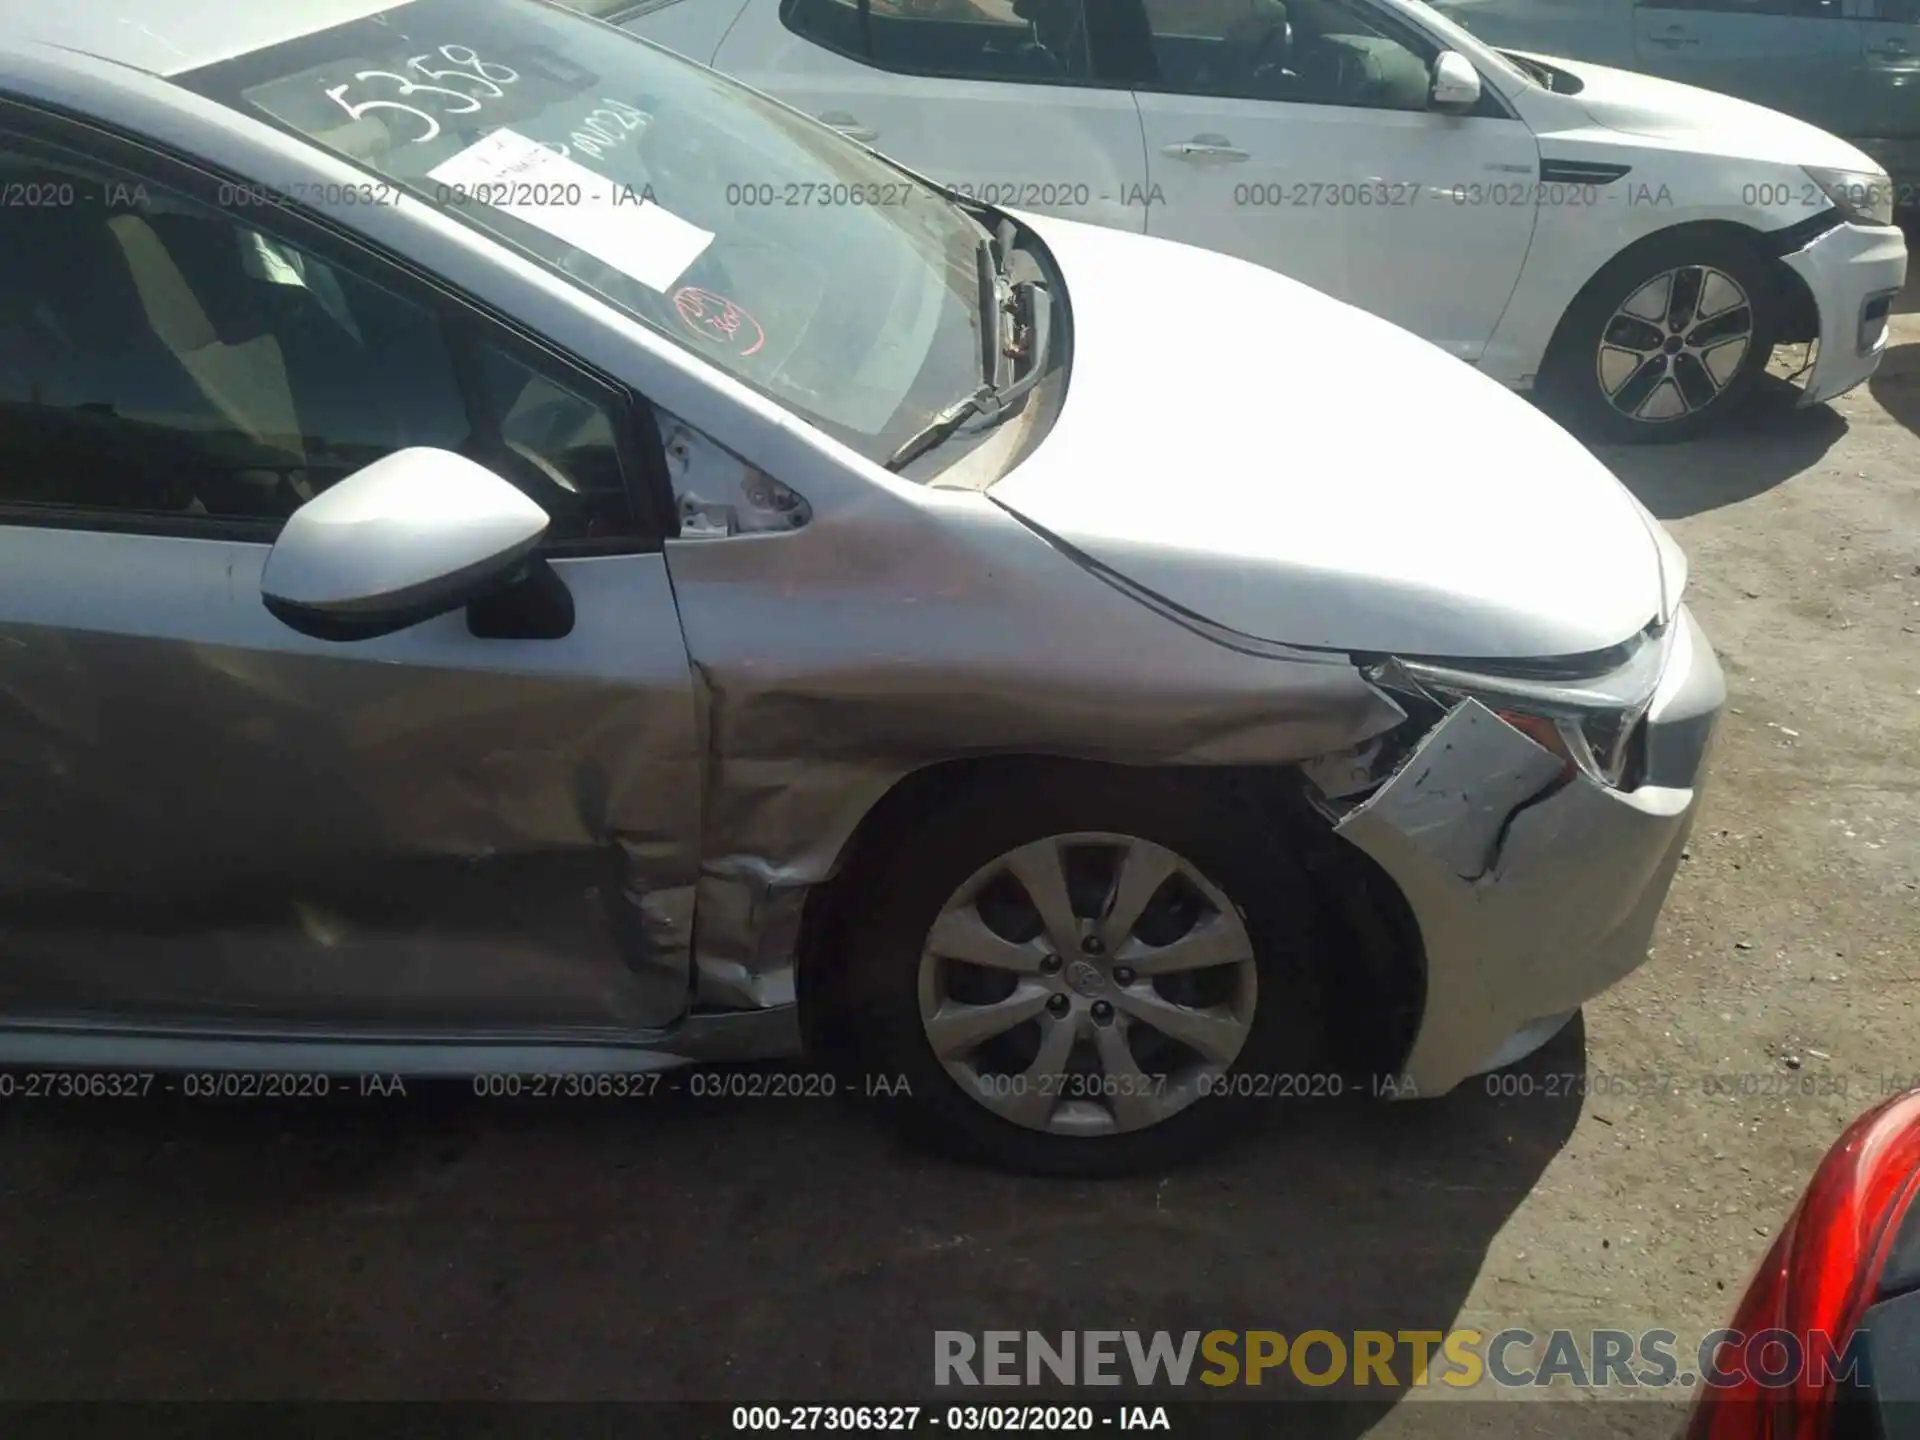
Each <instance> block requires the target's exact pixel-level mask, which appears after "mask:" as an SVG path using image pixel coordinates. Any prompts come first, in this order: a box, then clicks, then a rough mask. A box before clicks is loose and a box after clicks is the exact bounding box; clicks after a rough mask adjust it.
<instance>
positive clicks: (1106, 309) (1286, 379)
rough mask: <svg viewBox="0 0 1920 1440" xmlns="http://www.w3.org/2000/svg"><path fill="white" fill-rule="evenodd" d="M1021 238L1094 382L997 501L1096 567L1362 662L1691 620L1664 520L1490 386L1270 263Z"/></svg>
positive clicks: (1062, 238) (1555, 648) (1573, 643)
mask: <svg viewBox="0 0 1920 1440" xmlns="http://www.w3.org/2000/svg"><path fill="white" fill-rule="evenodd" d="M1021 219H1022V220H1023V222H1025V223H1027V224H1030V225H1031V226H1032V227H1033V228H1034V229H1035V230H1036V231H1037V232H1038V233H1039V235H1040V237H1041V239H1042V240H1044V242H1045V243H1046V245H1047V246H1048V248H1049V249H1050V250H1051V251H1052V252H1053V254H1054V257H1055V259H1056V260H1057V261H1058V263H1059V265H1060V267H1061V270H1062V273H1063V274H1064V276H1065V280H1066V287H1067V294H1068V299H1069V303H1070V305H1071V310H1072V316H1073V367H1072V371H1071V375H1070V378H1069V381H1068V385H1067V393H1066V396H1065V399H1064V401H1063V403H1062V406H1061V410H1060V413H1059V415H1058V417H1057V419H1056V420H1055V423H1054V425H1053V428H1052V429H1051V430H1050V431H1049V432H1048V433H1047V436H1046V438H1045V439H1044V440H1043V441H1042V442H1041V443H1040V445H1039V446H1038V447H1037V448H1036V449H1035V450H1034V451H1033V452H1032V453H1031V454H1029V455H1028V456H1027V457H1026V458H1025V459H1024V460H1023V461H1021V463H1020V464H1018V465H1017V466H1016V467H1015V468H1014V469H1013V470H1011V471H1009V472H1008V473H1007V474H1006V475H1005V476H1004V477H1002V478H1001V479H1000V480H999V481H997V482H996V483H995V484H994V485H993V486H992V487H991V489H990V490H989V491H988V494H989V495H990V496H991V497H992V498H993V499H994V500H996V501H998V502H999V503H1000V504H1001V505H1003V506H1005V507H1006V508H1007V509H1008V510H1010V511H1012V512H1013V513H1014V514H1016V515H1018V516H1020V517H1022V518H1024V519H1025V520H1027V521H1028V522H1029V523H1031V524H1033V525H1034V526H1036V527H1038V528H1039V529H1041V530H1043V531H1045V532H1047V533H1049V534H1050V535H1052V536H1054V537H1055V538H1057V539H1058V540H1059V541H1061V542H1063V543H1064V544H1066V545H1067V546H1069V547H1071V548H1072V549H1073V550H1076V551H1078V552H1080V553H1081V554H1082V555H1084V556H1086V557H1087V558H1089V559H1090V560H1092V561H1094V562H1095V563H1097V564H1099V565H1101V566H1104V567H1106V568H1108V569H1110V570H1112V571H1115V572H1117V573H1118V574H1119V575H1121V576H1123V577H1125V578H1126V579H1127V580H1129V581H1131V582H1132V583H1133V584H1135V585H1137V586H1139V587H1141V588H1142V589H1145V590H1147V591H1150V592H1152V593H1154V594H1156V595H1158V596H1159V597H1161V598H1162V599H1163V600H1166V601H1170V602H1171V603H1172V604H1174V605H1176V606H1178V607H1180V608H1181V609H1184V610H1186V611H1189V612H1191V613H1194V614H1197V615H1199V616H1202V617H1204V618H1205V619H1207V620H1209V621H1212V622H1213V623H1214V624H1216V625H1220V626H1224V627H1226V628H1227V629H1230V630H1235V631H1238V632H1240V633H1241V634H1244V635H1248V636H1252V637H1256V638H1259V639H1263V640H1269V641H1277V642H1280V643H1284V644H1291V645H1301V646H1318V647H1325V648H1328V649H1337V650H1347V651H1386V652H1395V653H1399V654H1403V655H1430V656H1449V657H1462V658H1466V657H1481V658H1488V659H1492V658H1506V659H1514V658H1527V657H1546V656H1559V655H1574V654H1582V653H1585V652H1588V651H1594V650H1601V649H1605V648H1607V647H1609V646H1612V645H1616V644H1619V643H1621V642H1622V641H1625V640H1627V639H1629V638H1630V637H1631V636H1633V635H1634V633H1635V632H1637V631H1638V630H1640V629H1641V628H1643V627H1644V626H1645V625H1646V624H1647V623H1648V622H1649V621H1651V620H1652V619H1654V618H1655V616H1656V615H1657V614H1664V613H1666V611H1667V610H1668V608H1669V607H1670V603H1671V601H1670V600H1669V599H1668V598H1665V597H1663V593H1662V572H1661V561H1660V547H1659V544H1658V543H1657V541H1656V537H1655V532H1656V530H1657V529H1658V522H1657V521H1655V520H1653V518H1652V517H1651V516H1650V515H1648V514H1647V512H1646V511H1645V510H1644V509H1642V508H1641V507H1640V506H1639V504H1638V503H1637V502H1636V501H1635V500H1634V499H1633V497H1632V496H1631V495H1629V494H1628V493H1627V491H1626V490H1625V488H1624V487H1622V486H1621V484H1620V482H1619V481H1618V480H1616V479H1615V478H1614V476H1613V474H1612V472H1611V471H1609V470H1608V469H1607V468H1606V467H1605V466H1603V465H1602V464H1601V463H1600V462H1599V461H1598V460H1596V459H1595V458H1594V457H1593V455H1592V454H1591V453H1589V452H1588V451H1587V450H1586V449H1585V448H1584V447H1583V446H1582V445H1581V444H1580V443H1579V442H1578V441H1576V440H1575V439H1574V438H1573V437H1572V436H1570V435H1568V434H1567V432H1566V431H1564V430H1562V429H1561V428H1560V427H1559V426H1557V425H1555V424H1554V423H1553V422H1552V421H1550V420H1548V419H1547V418H1546V417H1545V416H1543V415H1541V414H1540V413H1539V412H1538V411H1537V410H1535V409H1534V408H1533V407H1532V406H1531V405H1529V404H1528V403H1527V402H1526V401H1524V400H1522V399H1521V398H1520V397H1518V396H1516V395H1513V394H1511V393H1509V392H1508V391H1507V390H1505V389H1504V388H1502V387H1501V386H1500V385H1498V384H1496V383H1495V382H1493V381H1492V380H1489V379H1487V378H1486V377H1485V376H1483V375H1481V374H1479V373H1478V372H1477V371H1475V370H1474V369H1472V367H1470V366H1468V365H1466V364H1463V363H1462V362H1460V361H1458V360H1455V359H1453V358H1452V357H1450V356H1448V355H1447V354H1446V353H1445V352H1444V351H1442V350H1440V349H1439V348H1438V347H1436V346H1433V345H1429V344H1428V343H1427V342H1426V341H1424V340H1421V339H1419V338H1418V337H1416V336H1414V335H1412V334H1410V333H1409V332H1407V331H1405V330H1402V329H1400V328H1399V327H1398V326H1395V325H1390V324H1388V323H1387V322H1385V321H1383V320H1380V319H1377V318H1375V317H1374V316H1372V315H1369V314H1366V313H1365V312H1363V311H1360V310H1357V309H1355V308H1353V307H1352V306H1349V305H1346V304H1343V303H1341V302H1339V301H1337V300H1333V299H1330V298H1329V297H1327V296H1325V295H1322V294H1321V293H1319V292H1318V291H1316V290H1312V289H1309V288H1308V287H1307V286H1305V285H1301V284H1298V283H1297V282H1295V281H1292V280H1288V279H1286V278H1285V277H1284V276H1281V275H1279V274H1276V273H1274V272H1273V271H1270V270H1264V269H1261V268H1259V267H1257V266H1254V265H1251V264H1248V263H1246V262H1244V261H1240V260H1236V259H1233V258H1231V257H1228V256H1224V255H1218V254H1214V253H1212V252H1210V251H1205V250H1198V249H1194V248H1192V247H1190V246H1186V245H1178V244H1173V243H1171V242H1169V241H1164V240H1152V239H1148V238H1145V237H1143V236H1138V235H1130V234H1125V233H1123V232H1119V231H1113V230H1106V229H1096V228H1093V227H1091V226H1086V225H1081V224H1077V223H1074V222H1072V221H1065V220H1056V219H1048V218H1043V217H1038V216H1025V215H1023V216H1022V217H1021ZM1662 538H1664V537H1662ZM1674 598H1677V597H1674Z"/></svg>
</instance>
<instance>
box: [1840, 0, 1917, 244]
mask: <svg viewBox="0 0 1920 1440" xmlns="http://www.w3.org/2000/svg"><path fill="white" fill-rule="evenodd" d="M1855 3H1856V4H1857V5H1858V6H1859V17H1860V18H1859V19H1858V20H1856V21H1855V22H1854V23H1853V25H1852V27H1851V28H1853V29H1855V30H1857V31H1859V39H1858V42H1857V43H1858V48H1859V57H1860V62H1861V65H1862V71H1863V83H1862V85H1861V96H1862V100H1863V102H1864V104H1865V106H1866V110H1867V113H1866V117H1865V118H1864V119H1863V120H1862V121H1861V122H1860V126H1859V128H1858V129H1855V130H1851V131H1847V132H1845V133H1846V134H1847V137H1848V138H1849V139H1852V140H1857V141H1858V142H1859V143H1860V147H1861V148H1862V149H1863V150H1865V151H1866V152H1867V153H1868V154H1870V155H1871V156H1873V158H1874V159H1876V160H1878V161H1879V162H1880V163H1881V164H1882V165H1884V166H1885V167H1886V168H1887V170H1888V171H1889V172H1891V173H1892V175H1893V177H1894V179H1895V181H1896V182H1897V188H1896V190H1895V195H1896V197H1897V199H1898V201H1899V203H1900V205H1901V207H1902V208H1908V207H1911V206H1914V205H1917V204H1920V0H1855Z"/></svg>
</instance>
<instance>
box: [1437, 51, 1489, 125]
mask: <svg viewBox="0 0 1920 1440" xmlns="http://www.w3.org/2000/svg"><path fill="white" fill-rule="evenodd" d="M1479 103H1480V72H1479V71H1478V70H1476V69H1474V68H1473V62H1472V61H1471V60H1469V59H1467V57H1466V56H1464V55H1462V54H1461V53H1460V52H1459V51H1458V50H1442V51H1441V52H1440V55H1439V58H1438V59H1436V60H1435V61H1434V62H1433V88H1432V89H1431V90H1429V91H1428V92H1427V106H1428V108H1429V109H1433V110H1442V111H1446V112H1448V113H1449V114H1460V113H1462V112H1464V111H1467V110H1471V109H1472V108H1473V107H1474V106H1476V105H1478V104H1479Z"/></svg>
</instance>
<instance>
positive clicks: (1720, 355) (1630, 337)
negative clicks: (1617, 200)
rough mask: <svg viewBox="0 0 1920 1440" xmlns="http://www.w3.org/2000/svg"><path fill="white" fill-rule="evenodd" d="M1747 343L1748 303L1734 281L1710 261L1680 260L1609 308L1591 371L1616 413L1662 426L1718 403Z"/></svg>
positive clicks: (1749, 344) (1751, 318)
mask: <svg viewBox="0 0 1920 1440" xmlns="http://www.w3.org/2000/svg"><path fill="white" fill-rule="evenodd" d="M1753 342H1754V313H1753V303H1752V301H1751V300H1750V299H1749V298H1748V295H1747V292H1746V290H1745V288H1744V287H1743V286H1742V285H1741V284H1740V282H1739V281H1738V280H1736V279H1735V278H1734V277H1733V276H1732V275H1729V274H1727V273H1726V272H1725V271H1723V270H1718V269H1715V268H1714V267H1713V266H1711V265H1684V266H1680V267H1678V268H1675V269H1672V270H1668V271H1665V272H1663V273H1662V274H1659V275H1656V276H1654V277H1653V278H1652V279H1650V280H1648V281H1647V282H1646V283H1645V284H1644V285H1642V286H1640V288H1639V289H1637V290H1635V291H1634V292H1633V294H1631V295H1629V296H1628V297H1627V299H1626V301H1625V302H1624V303H1623V304H1621V305H1620V307H1619V308H1618V309H1617V310H1616V311H1615V312H1614V314H1613V318H1612V319H1611V320H1610V321H1608V322H1607V326H1606V329H1605V331H1604V332H1603V333H1602V335H1601V337H1600V345H1599V350H1598V353H1597V354H1596V355H1595V357H1594V367H1595V373H1596V375H1597V377H1598V379H1599V382H1600V388H1601V390H1602V391H1604V392H1605V394H1606V396H1607V399H1608V401H1609V402H1610V403H1611V404H1612V405H1613V407H1614V408H1615V409H1616V410H1618V411H1619V412H1620V413H1621V414H1622V415H1625V416H1627V417H1629V418H1631V419H1633V420H1637V421H1640V422H1642V423H1646V424H1663V423H1667V422H1670V421H1674V420H1683V419H1685V418H1687V417H1688V416H1690V415H1693V414H1696V413H1698V412H1699V411H1702V410H1704V409H1706V408H1707V407H1708V406H1709V405H1711V404H1713V403H1714V401H1716V400H1718V399H1719V398H1720V397H1721V395H1722V394H1723V393H1725V391H1726V389H1727V387H1728V386H1730V385H1731V384H1732V383H1733V382H1734V380H1735V379H1736V378H1737V377H1738V376H1739V375H1740V373H1741V367H1742V365H1744V364H1745V362H1746V358H1747V354H1748V352H1749V350H1750V349H1751V348H1752V345H1753Z"/></svg>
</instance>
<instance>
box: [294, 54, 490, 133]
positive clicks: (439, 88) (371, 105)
mask: <svg viewBox="0 0 1920 1440" xmlns="http://www.w3.org/2000/svg"><path fill="white" fill-rule="evenodd" d="M435 58H436V56H434V55H432V54H428V55H415V56H414V57H413V58H412V59H410V60H408V61H407V68H408V69H409V70H411V71H413V72H414V73H415V74H417V75H424V76H425V77H426V78H427V79H429V80H463V81H465V82H467V83H468V84H470V85H477V86H484V87H485V90H484V92H483V93H484V96H485V98H487V99H491V100H498V99H499V98H500V97H501V96H503V95H505V94H506V93H507V92H506V91H505V90H503V89H501V88H500V87H501V86H503V85H511V84H513V83H514V82H515V81H517V80H518V79H519V78H520V72H519V71H518V70H515V69H513V68H511V67H510V66H506V65H501V64H498V63H496V62H492V61H487V60H482V59H481V58H480V57H479V56H478V55H477V54H475V53H474V51H473V50H472V48H471V47H469V46H466V45H442V46H441V47H440V49H439V52H438V57H437V58H439V59H442V60H445V61H447V62H448V63H449V64H450V65H453V66H454V67H456V68H454V69H451V70H435V69H432V68H430V67H431V62H432V61H433V60H434V59H435ZM353 78H354V79H355V80H361V81H366V80H391V81H392V82H393V83H394V84H396V85H398V86H399V87H400V88H399V91H398V93H399V94H401V95H420V96H427V95H445V96H447V97H449V98H448V99H447V100H441V101H436V102H434V103H436V104H439V105H442V106H445V107H446V110H447V113H448V114H450V115H472V114H474V113H475V112H476V111H478V110H479V109H480V99H481V96H479V95H475V94H473V93H472V92H469V91H466V90H450V89H448V88H447V87H446V86H444V85H423V84H421V83H419V82H418V81H415V80H410V79H408V78H407V77H406V76H405V75H400V74H397V73H395V72H394V71H392V70H361V71H358V72H356V73H355V75H354V77H353ZM352 88H353V87H352V85H351V84H345V85H331V86H328V87H327V91H326V95H327V98H328V99H329V100H331V101H333V103H334V104H336V105H338V106H339V107H340V108H341V109H342V110H344V111H346V112H347V114H348V115H350V116H352V117H353V118H354V119H355V120H358V119H360V118H361V117H363V116H365V115H366V114H368V113H369V112H370V111H374V110H404V111H405V112H406V113H407V114H409V115H413V116H416V117H418V118H419V120H420V121H421V123H422V124H424V125H425V126H426V133H425V134H423V135H417V136H415V137H414V139H413V141H412V143H413V144H415V145H424V144H426V143H427V142H428V141H429V140H433V139H436V138H437V137H438V136H439V134H440V122H439V121H438V120H436V119H435V118H434V117H433V115H432V114H431V113H429V112H428V111H425V110H422V109H420V107H419V106H417V105H405V104H402V103H401V102H400V101H398V100H361V101H358V102H355V101H352V100H349V99H347V91H349V90H350V89H352ZM456 100H457V101H459V102H460V104H459V107H458V108H455V107H454V105H453V104H452V103H451V102H452V101H456Z"/></svg>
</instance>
